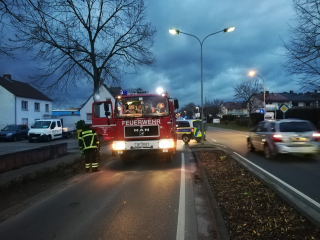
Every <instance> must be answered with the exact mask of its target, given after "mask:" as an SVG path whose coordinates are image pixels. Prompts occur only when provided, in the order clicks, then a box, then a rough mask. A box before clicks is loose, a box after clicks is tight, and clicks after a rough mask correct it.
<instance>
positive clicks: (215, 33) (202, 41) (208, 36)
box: [201, 30, 224, 44]
mask: <svg viewBox="0 0 320 240" xmlns="http://www.w3.org/2000/svg"><path fill="white" fill-rule="evenodd" d="M221 32H224V30H221V31H218V32H215V33H211V34H209V35H208V36H206V37H205V38H204V39H203V40H202V43H201V44H203V42H204V40H206V39H207V38H208V37H210V36H212V35H215V34H217V33H221Z"/></svg>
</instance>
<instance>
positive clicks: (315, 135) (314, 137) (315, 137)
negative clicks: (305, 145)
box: [312, 133, 320, 141]
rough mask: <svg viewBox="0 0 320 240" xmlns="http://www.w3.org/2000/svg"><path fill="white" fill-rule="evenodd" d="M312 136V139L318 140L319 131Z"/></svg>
mask: <svg viewBox="0 0 320 240" xmlns="http://www.w3.org/2000/svg"><path fill="white" fill-rule="evenodd" d="M312 137H313V139H314V141H320V133H313V134H312Z"/></svg>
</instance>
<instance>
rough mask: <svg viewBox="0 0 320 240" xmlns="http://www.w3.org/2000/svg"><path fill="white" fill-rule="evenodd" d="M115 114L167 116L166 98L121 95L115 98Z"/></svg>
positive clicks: (118, 116)
mask: <svg viewBox="0 0 320 240" xmlns="http://www.w3.org/2000/svg"><path fill="white" fill-rule="evenodd" d="M115 115H116V117H117V118H132V117H163V116H168V115H169V107H168V99H167V98H166V97H161V96H128V97H123V98H121V99H117V100H116V108H115Z"/></svg>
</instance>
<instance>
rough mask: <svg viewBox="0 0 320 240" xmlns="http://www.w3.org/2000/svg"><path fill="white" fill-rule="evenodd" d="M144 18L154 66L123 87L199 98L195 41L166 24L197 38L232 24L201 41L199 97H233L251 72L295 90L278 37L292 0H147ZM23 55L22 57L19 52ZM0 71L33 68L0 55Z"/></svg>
mask: <svg viewBox="0 0 320 240" xmlns="http://www.w3.org/2000/svg"><path fill="white" fill-rule="evenodd" d="M146 3H147V5H148V6H149V8H148V20H149V21H150V22H151V23H152V25H153V26H155V27H156V29H157V36H156V38H155V44H154V47H153V52H154V53H155V56H156V58H157V62H156V64H155V65H154V66H145V67H142V68H141V69H140V70H139V72H138V74H136V75H132V74H130V75H126V76H124V77H123V79H122V84H121V87H122V88H124V89H125V88H134V87H141V88H143V89H145V90H148V91H150V92H154V91H155V89H156V88H157V87H158V86H162V87H163V88H164V89H165V90H166V91H168V92H169V93H170V94H171V95H172V97H175V98H177V99H179V101H180V105H181V106H183V105H184V104H187V103H189V102H194V103H195V104H196V105H199V104H200V102H201V98H200V97H201V65H200V57H201V56H200V53H201V52H200V43H199V41H198V40H197V39H196V38H194V37H191V36H187V35H184V34H179V35H171V34H169V32H168V30H169V28H176V29H179V30H180V31H182V32H185V33H189V34H193V35H195V36H197V37H198V39H199V40H200V42H201V41H202V40H203V39H204V38H205V37H206V36H207V35H208V34H211V33H214V32H217V31H220V30H223V29H224V28H226V27H230V26H235V27H236V29H235V31H234V32H231V33H223V32H222V33H218V34H215V35H213V36H210V37H208V38H207V39H206V40H205V41H204V43H203V86H204V97H206V98H207V100H209V101H213V99H216V98H218V99H222V100H226V101H227V100H233V98H234V91H233V87H234V86H235V85H236V84H239V83H241V82H243V81H247V80H248V79H250V78H249V77H248V76H247V73H248V71H249V70H256V71H257V72H258V73H259V75H261V76H262V77H263V78H264V79H265V83H266V88H267V90H269V91H271V92H272V91H273V92H282V91H289V90H294V91H297V90H298V89H299V86H296V85H294V84H293V81H294V78H293V77H292V76H287V73H285V72H284V68H283V67H282V64H283V63H284V59H283V58H282V57H281V55H282V53H283V48H282V40H281V38H282V39H284V41H287V40H288V39H289V35H288V23H289V22H290V21H291V20H292V19H293V18H294V12H293V8H292V1H291V0H282V1H279V0H258V1H253V0H241V1H234V0H215V1H212V0H201V1H193V0H192V1H191V0H176V1H171V0H170V1H169V0H161V1H151V0H149V1H146ZM21 56H23V55H21ZM0 65H1V67H0V74H3V73H5V72H9V73H11V74H12V75H13V76H14V77H16V79H17V80H22V79H25V76H26V75H28V74H30V73H34V72H35V70H36V66H35V65H34V63H33V62H30V59H29V58H28V57H25V56H24V57H21V61H20V62H19V63H13V62H12V61H11V60H4V59H0ZM92 89H93V87H91V86H89V85H87V86H86V87H85V88H81V87H79V89H78V90H77V92H76V93H72V95H73V98H74V101H73V102H72V103H71V105H73V106H74V105H76V104H79V105H80V104H81V103H82V102H83V101H84V100H86V99H85V97H84V96H86V95H87V94H88V96H89V95H90V93H91V92H90V91H91V90H92Z"/></svg>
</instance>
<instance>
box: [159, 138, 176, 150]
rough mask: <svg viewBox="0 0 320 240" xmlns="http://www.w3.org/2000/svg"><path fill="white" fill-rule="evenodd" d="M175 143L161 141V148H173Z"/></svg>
mask: <svg viewBox="0 0 320 240" xmlns="http://www.w3.org/2000/svg"><path fill="white" fill-rule="evenodd" d="M173 147H174V141H173V139H163V140H160V141H159V148H173Z"/></svg>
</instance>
